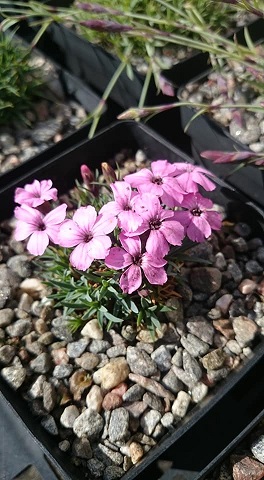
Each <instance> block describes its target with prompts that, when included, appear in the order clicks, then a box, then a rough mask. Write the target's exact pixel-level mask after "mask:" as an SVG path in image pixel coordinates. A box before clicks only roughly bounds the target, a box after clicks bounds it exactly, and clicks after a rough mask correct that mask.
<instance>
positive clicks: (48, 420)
mask: <svg viewBox="0 0 264 480" xmlns="http://www.w3.org/2000/svg"><path fill="white" fill-rule="evenodd" d="M40 423H41V425H42V427H44V428H45V430H47V432H49V433H50V434H51V435H58V434H59V431H58V427H57V425H56V422H55V419H54V418H53V417H52V415H47V416H46V417H43V418H42V419H41V422H40Z"/></svg>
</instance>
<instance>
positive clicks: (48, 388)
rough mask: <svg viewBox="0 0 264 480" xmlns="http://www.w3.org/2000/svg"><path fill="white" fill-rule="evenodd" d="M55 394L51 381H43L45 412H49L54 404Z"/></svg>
mask: <svg viewBox="0 0 264 480" xmlns="http://www.w3.org/2000/svg"><path fill="white" fill-rule="evenodd" d="M56 400H57V394H56V390H55V387H54V386H53V385H52V383H49V382H44V383H43V407H44V408H45V410H46V411H47V412H51V411H52V410H53V408H54V407H55V405H56Z"/></svg>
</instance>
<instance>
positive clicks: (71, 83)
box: [0, 36, 116, 186]
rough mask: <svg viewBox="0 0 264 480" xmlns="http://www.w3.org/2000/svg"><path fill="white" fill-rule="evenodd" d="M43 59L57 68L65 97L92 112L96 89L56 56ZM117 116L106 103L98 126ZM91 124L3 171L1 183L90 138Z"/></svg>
mask: <svg viewBox="0 0 264 480" xmlns="http://www.w3.org/2000/svg"><path fill="white" fill-rule="evenodd" d="M14 41H17V42H18V44H21V43H22V45H23V46H24V47H28V44H27V42H26V41H25V40H24V39H23V40H22V42H21V38H19V37H18V36H15V37H14ZM35 51H36V55H40V57H41V58H43V53H42V52H40V51H39V50H38V49H36V50H35ZM44 58H46V59H47V61H48V62H50V63H51V64H52V65H53V66H54V69H55V72H56V76H57V79H58V82H59V84H60V86H61V89H62V92H63V95H64V97H65V99H68V100H74V101H75V102H76V103H77V104H79V105H80V106H82V107H83V108H84V109H85V110H86V112H87V115H88V113H89V112H92V111H93V110H95V109H96V108H97V107H98V105H99V102H100V97H99V96H98V95H97V94H96V93H95V92H94V90H93V89H92V88H91V87H90V86H88V85H85V84H84V83H83V82H82V81H81V80H80V79H79V78H77V77H76V76H75V75H74V74H73V73H70V72H68V71H67V70H66V69H65V68H63V67H62V66H60V65H58V64H57V63H56V62H55V61H54V60H53V59H51V58H50V57H47V56H45V55H44ZM115 117H116V111H115V110H114V109H113V110H111V109H110V108H108V105H107V104H106V105H105V107H104V108H103V112H102V115H101V119H100V122H99V128H102V127H105V126H106V125H108V124H109V123H110V122H111V121H113V119H115ZM90 126H91V121H88V122H87V124H86V125H85V126H83V127H80V128H79V129H77V130H76V131H74V132H73V133H68V134H66V135H64V137H63V139H62V140H60V141H59V142H57V143H54V144H53V145H51V146H49V147H47V148H46V149H45V150H42V151H41V152H39V153H38V154H35V155H33V156H32V157H30V158H29V159H28V160H26V161H24V162H23V163H20V164H19V165H17V166H15V167H14V168H12V169H11V170H8V171H6V172H3V173H0V186H2V185H3V186H4V185H7V184H8V183H10V182H12V181H15V180H16V178H19V177H20V175H21V174H23V172H24V170H26V171H27V170H30V169H31V168H33V167H38V166H40V165H41V164H42V163H43V162H45V161H47V160H48V159H50V158H53V157H55V156H57V155H58V154H60V153H62V152H63V151H65V150H67V149H68V148H70V147H71V145H74V144H76V143H79V142H81V141H83V140H85V139H86V138H87V137H88V134H89V130H90Z"/></svg>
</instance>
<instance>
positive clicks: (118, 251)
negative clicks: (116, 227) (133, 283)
mask: <svg viewBox="0 0 264 480" xmlns="http://www.w3.org/2000/svg"><path fill="white" fill-rule="evenodd" d="M132 262H133V258H132V257H131V255H130V253H128V252H126V251H125V250H124V249H123V248H120V247H112V248H110V251H109V254H108V255H107V257H106V258H105V264H106V266H107V267H109V268H113V269H114V270H120V269H121V268H125V267H128V265H131V263H132Z"/></svg>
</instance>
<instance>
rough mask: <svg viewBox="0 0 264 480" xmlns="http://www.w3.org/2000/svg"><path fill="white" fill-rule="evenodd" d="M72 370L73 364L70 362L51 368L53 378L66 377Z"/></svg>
mask: <svg viewBox="0 0 264 480" xmlns="http://www.w3.org/2000/svg"><path fill="white" fill-rule="evenodd" d="M72 372H73V366H72V365H71V364H70V363H66V364H65V365H64V364H62V365H56V366H55V368H54V370H53V376H54V377H55V378H68V377H69V376H70V375H71V374H72Z"/></svg>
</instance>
